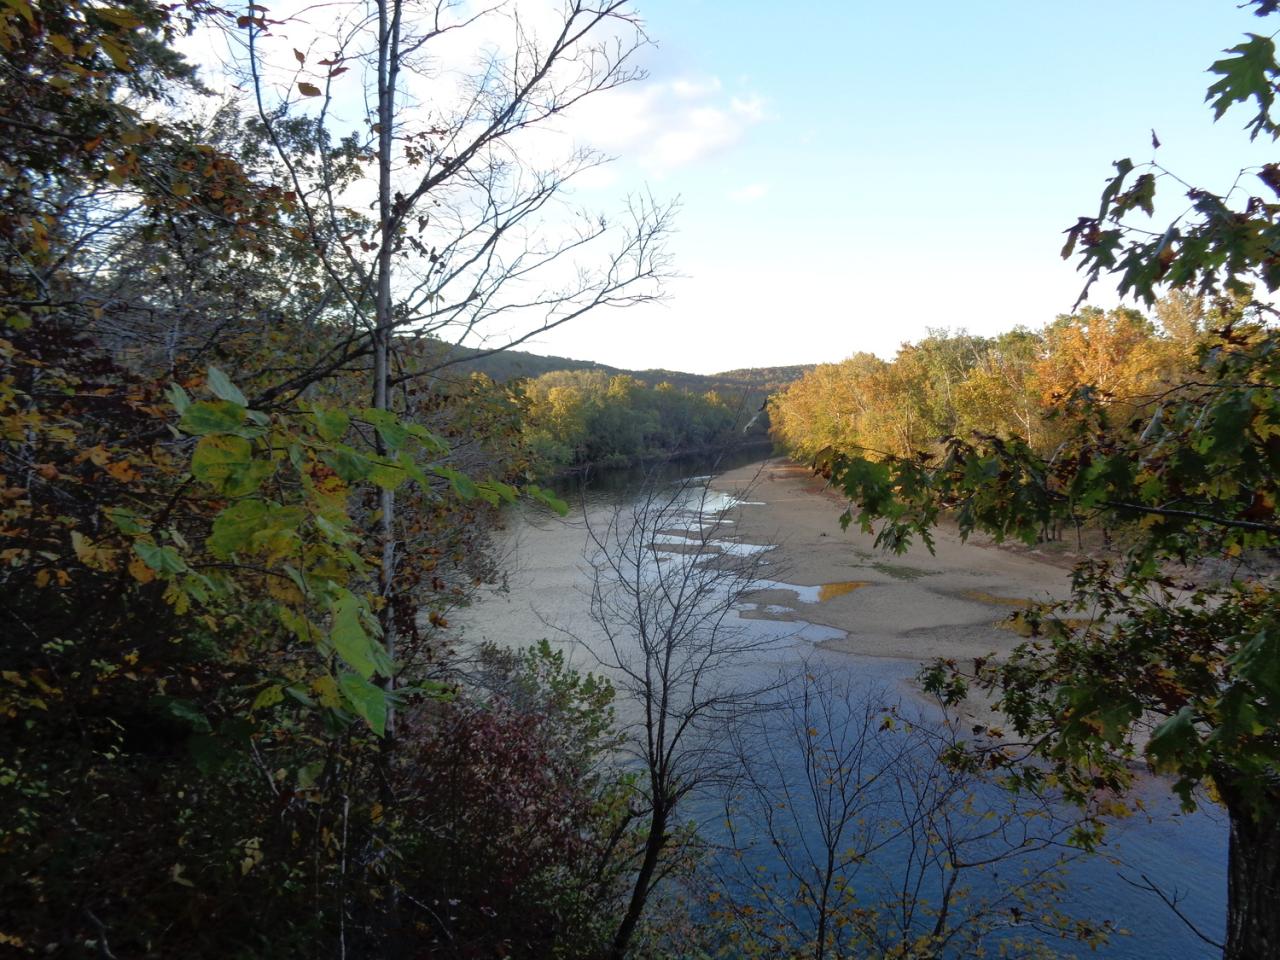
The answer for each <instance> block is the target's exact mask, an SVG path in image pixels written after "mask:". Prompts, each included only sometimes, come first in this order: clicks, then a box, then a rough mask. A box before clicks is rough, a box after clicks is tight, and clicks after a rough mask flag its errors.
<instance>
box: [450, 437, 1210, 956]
mask: <svg viewBox="0 0 1280 960" xmlns="http://www.w3.org/2000/svg"><path fill="white" fill-rule="evenodd" d="M759 456H760V453H759V452H758V451H748V452H743V453H741V454H739V455H738V456H737V457H736V458H733V462H727V461H721V462H719V463H717V464H709V463H706V462H701V461H695V462H683V463H680V462H677V463H672V464H667V465H663V466H662V467H661V468H659V469H657V470H654V469H650V470H647V471H637V470H631V471H610V472H607V473H604V474H601V475H598V476H596V477H595V478H592V479H591V481H590V482H589V483H588V485H587V486H586V487H585V488H583V487H582V486H581V485H578V486H576V487H570V486H567V487H566V488H564V489H562V490H561V491H560V493H561V495H562V496H565V497H566V499H568V500H569V502H570V503H571V504H572V507H571V511H570V514H569V516H568V517H566V518H564V519H558V518H556V519H552V518H549V517H547V516H545V515H541V514H535V513H533V512H523V513H518V514H515V515H513V516H512V517H511V518H510V521H509V525H508V528H507V529H506V530H505V531H504V532H503V533H502V535H501V536H500V544H501V546H502V547H503V549H504V550H505V551H506V554H507V561H508V568H509V571H510V572H509V575H508V582H507V584H506V588H505V589H504V590H503V591H502V592H499V593H496V594H494V595H493V596H491V597H488V598H486V599H484V600H483V601H482V602H480V603H477V604H476V605H475V606H473V607H472V608H470V609H469V610H467V611H464V612H463V614H462V616H461V617H460V618H455V619H457V620H458V621H459V622H460V623H461V625H462V626H463V628H464V630H465V631H466V633H467V635H468V636H470V637H471V638H472V639H477V640H481V639H484V640H490V641H493V642H496V643H500V644H503V645H522V644H526V643H531V642H534V641H536V640H538V639H540V638H543V637H545V638H547V639H549V640H550V641H552V643H553V644H557V645H561V646H562V647H563V648H564V649H566V651H567V652H568V654H569V656H570V659H571V660H573V661H574V662H575V663H576V665H577V666H579V667H580V668H582V669H597V670H598V669H599V666H598V663H597V661H596V658H595V657H594V656H593V654H592V652H591V647H592V643H593V641H592V637H593V636H595V633H594V631H595V630H596V628H595V627H594V625H593V623H592V621H591V618H590V616H589V615H588V596H587V589H588V586H589V584H590V582H591V571H590V570H589V569H588V566H587V563H586V560H585V557H586V556H587V555H588V553H589V551H587V550H586V545H587V542H588V537H587V529H588V525H589V524H594V525H595V526H596V528H597V529H598V528H599V525H600V524H601V523H603V522H604V521H605V520H606V519H607V518H608V516H609V515H610V513H611V511H612V510H614V509H615V508H617V507H619V506H623V507H625V506H627V505H629V504H631V503H632V502H633V500H634V498H635V496H636V490H637V483H638V481H639V480H640V479H641V478H642V475H643V477H645V478H647V480H648V481H649V482H658V483H666V484H671V483H673V482H678V481H680V480H681V479H684V478H688V477H690V476H696V477H699V480H698V481H697V483H696V484H695V485H694V487H693V488H691V489H693V490H694V491H695V492H696V491H697V490H698V489H699V485H705V482H706V479H707V476H706V475H707V474H709V473H710V472H711V471H712V470H713V469H718V470H725V469H729V468H731V467H733V466H740V465H743V464H745V463H749V462H752V461H753V460H755V459H758V458H759ZM708 504H709V505H710V506H709V507H708ZM736 506H738V505H736V504H734V503H733V502H732V500H731V498H720V499H716V500H710V501H707V502H705V503H703V504H702V505H701V507H700V509H701V510H708V509H710V510H712V511H714V512H716V513H717V514H718V515H719V516H720V517H721V518H723V519H730V518H731V516H732V509H734V508H735V507H736ZM722 509H723V510H724V511H726V512H723V513H721V512H720V511H721V510H722ZM690 517H691V520H690V522H691V523H694V524H695V525H696V523H697V522H700V521H699V515H698V514H697V513H696V512H695V513H693V514H691V515H690ZM833 524H834V518H833ZM688 533H689V532H688V531H686V535H688ZM670 539H671V544H670V545H671V547H672V548H673V550H675V551H676V552H674V553H673V554H672V558H673V559H676V560H677V562H678V557H679V553H678V548H679V546H680V544H679V540H680V539H681V534H679V533H676V534H673V535H670ZM768 548H769V545H767V544H759V545H754V546H752V545H739V547H738V549H740V550H748V551H749V550H752V549H760V550H767V549H768ZM772 586H773V587H775V588H778V587H782V588H787V585H786V584H778V583H776V582H774V583H773V584H772ZM795 589H797V590H804V589H815V588H806V587H797V588H795ZM741 612H745V613H747V614H748V616H747V617H745V618H742V617H739V618H736V619H735V622H734V629H739V630H743V631H749V632H750V633H751V635H752V636H753V637H756V638H759V639H760V640H761V641H762V642H761V643H760V644H759V645H758V646H757V647H756V648H755V649H754V653H753V655H752V657H751V658H750V662H743V663H739V664H736V665H735V667H734V672H735V674H736V675H738V676H735V681H737V680H739V679H740V680H741V682H743V683H744V684H747V685H750V684H752V683H757V684H758V685H760V686H761V687H763V686H765V685H767V683H768V681H769V680H770V679H772V678H775V677H777V676H778V675H779V674H780V673H783V674H786V673H789V674H792V675H794V674H796V673H797V672H804V671H812V670H814V669H816V668H818V667H820V668H821V670H822V671H824V672H825V673H826V674H828V675H830V676H831V677H833V678H836V679H838V680H841V681H843V682H845V683H846V685H847V686H848V687H849V688H850V689H853V690H865V691H868V694H867V695H868V696H875V697H878V698H881V699H889V700H894V701H898V702H901V703H903V704H905V706H906V708H907V709H909V710H911V711H916V712H917V713H918V715H919V716H921V717H922V718H923V720H924V722H926V723H927V722H935V721H936V720H937V719H938V718H937V716H936V715H933V716H932V717H931V716H930V714H929V707H928V706H927V705H925V704H924V702H923V701H922V700H921V699H920V698H919V697H918V696H917V694H916V692H915V690H914V688H913V687H912V684H911V680H912V678H913V676H914V674H915V672H916V669H917V665H916V664H914V663H912V662H908V661H904V660H895V659H889V658H877V657H858V656H852V655H849V654H843V653H833V652H829V651H822V650H818V649H817V648H816V644H819V643H821V642H822V641H823V640H826V639H830V638H831V635H832V634H833V633H841V631H834V630H833V629H832V628H829V627H824V626H820V625H816V624H805V623H797V622H795V621H794V620H791V621H788V622H781V621H777V620H771V619H768V610H767V608H763V609H762V608H761V607H760V606H759V605H744V608H743V610H742V611H741ZM597 652H598V651H597ZM627 709H628V707H627V705H626V704H620V706H619V711H620V714H621V715H623V716H625V715H626V713H627ZM765 722H766V723H768V722H772V721H765ZM762 733H763V734H764V735H765V736H770V735H771V734H770V731H768V730H762ZM782 733H783V732H782V731H779V732H778V735H779V736H781V735H782ZM784 774H785V776H787V777H788V778H794V779H795V780H799V779H801V778H803V777H804V776H805V771H804V769H803V768H802V765H801V764H799V762H798V761H797V763H796V766H795V769H794V770H790V769H788V770H786V771H784ZM982 796H983V795H982V792H981V791H979V793H978V800H977V804H978V806H977V808H975V810H974V813H973V815H974V816H975V817H981V816H982V815H983V813H984V812H985V811H984V810H983V809H981V806H982V804H983V803H984V802H985V801H984V800H983V799H982ZM722 799H723V798H722V797H719V796H714V795H705V796H702V797H700V798H698V799H697V800H695V801H694V802H693V803H692V804H691V805H690V807H689V808H688V811H687V814H692V815H694V816H699V817H701V818H702V819H704V821H705V826H704V830H706V831H707V832H708V836H709V839H711V840H712V841H713V842H719V841H723V840H724V839H725V837H724V836H723V833H724V831H723V816H717V815H716V810H717V809H718V804H720V803H721V802H722ZM1131 799H1137V800H1141V802H1142V808H1143V809H1142V810H1141V812H1139V813H1138V814H1135V815H1133V816H1131V817H1129V818H1127V819H1124V820H1121V821H1119V822H1116V823H1115V824H1113V825H1112V827H1111V828H1110V830H1109V834H1108V842H1107V844H1106V847H1105V849H1104V851H1103V852H1102V853H1100V854H1097V855H1091V856H1081V857H1079V858H1078V859H1076V860H1075V861H1073V862H1072V863H1071V864H1069V865H1068V866H1067V867H1066V868H1065V869H1066V874H1065V892H1064V894H1063V896H1062V898H1061V900H1060V902H1059V904H1058V906H1059V908H1061V909H1063V910H1064V911H1066V912H1068V913H1070V914H1072V915H1074V916H1077V917H1081V918H1090V919H1094V920H1100V919H1110V920H1113V921H1114V922H1115V924H1116V926H1117V927H1118V928H1119V929H1120V930H1121V931H1123V932H1120V933H1117V934H1114V935H1113V936H1112V937H1111V939H1110V942H1109V943H1108V944H1106V945H1104V946H1101V947H1098V948H1097V950H1096V951H1094V950H1091V949H1090V948H1088V947H1087V946H1084V945H1083V944H1077V943H1070V942H1062V941H1057V940H1054V941H1050V942H1049V943H1050V946H1051V947H1052V948H1053V949H1054V950H1056V951H1058V952H1059V953H1061V954H1062V955H1066V956H1097V957H1107V958H1113V960H1182V958H1199V957H1213V956H1216V955H1219V951H1215V950H1214V949H1213V948H1212V947H1210V946H1209V945H1208V944H1206V943H1205V942H1204V940H1202V939H1200V938H1199V937H1198V936H1197V935H1196V933H1194V932H1193V931H1192V930H1191V929H1190V927H1189V926H1188V925H1187V924H1186V923H1184V922H1183V921H1182V920H1180V919H1179V918H1178V917H1177V916H1176V915H1175V913H1174V912H1173V911H1172V910H1170V908H1169V907H1168V906H1166V905H1165V904H1164V903H1162V902H1161V901H1160V899H1159V898H1157V897H1156V896H1155V895H1154V894H1152V893H1150V892H1149V891H1144V890H1141V889H1139V888H1138V887H1136V886H1135V885H1134V884H1135V883H1141V879H1142V877H1143V876H1144V875H1145V877H1148V878H1150V879H1151V880H1153V881H1156V882H1157V883H1158V884H1159V885H1160V886H1161V887H1162V888H1163V889H1164V890H1165V891H1166V892H1168V893H1169V894H1170V895H1172V896H1175V897H1176V899H1177V901H1178V909H1179V910H1180V911H1181V912H1182V913H1183V914H1184V915H1185V916H1186V917H1187V918H1188V919H1189V920H1190V921H1191V922H1193V923H1194V924H1195V925H1196V926H1197V927H1198V928H1199V930H1200V931H1202V932H1203V933H1204V934H1206V935H1208V936H1209V937H1211V938H1213V939H1218V940H1220V939H1221V937H1222V935H1223V928H1224V910H1225V895H1226V871H1225V864H1226V849H1227V836H1226V821H1225V817H1223V816H1221V815H1220V814H1219V813H1218V812H1217V811H1216V810H1215V809H1214V808H1213V807H1212V806H1210V805H1208V804H1205V805H1202V806H1201V809H1200V810H1199V811H1197V812H1196V813H1193V814H1183V813H1181V812H1180V811H1179V810H1178V808H1177V804H1176V803H1175V802H1174V801H1173V800H1172V799H1170V796H1169V792H1168V787H1167V784H1165V783H1163V782H1161V781H1159V780H1154V779H1144V780H1143V781H1141V782H1140V783H1139V784H1138V786H1137V788H1136V789H1135V791H1134V793H1133V795H1132V797H1131ZM988 800H989V801H990V803H991V805H992V809H994V808H995V807H997V806H999V805H1000V804H1003V803H1006V802H1007V800H1006V798H1005V797H1004V796H1003V795H1000V796H989V797H988ZM903 855H904V854H903V852H902V851H901V850H899V849H896V848H895V847H894V846H893V845H889V846H887V847H886V848H885V849H884V850H882V851H881V852H880V853H879V854H877V856H879V857H881V858H882V859H883V862H882V863H881V864H878V865H877V864H873V865H872V866H879V867H881V868H882V869H879V870H878V871H872V870H867V871H864V872H863V873H861V874H859V878H862V877H864V876H865V877H868V878H873V877H875V876H880V877H881V878H882V879H881V880H880V881H875V880H874V879H869V880H867V882H868V883H870V884H872V885H874V884H875V883H876V882H880V883H887V881H885V880H884V879H883V878H885V877H897V876H898V871H899V866H900V865H899V864H898V863H897V862H893V863H890V862H888V861H889V860H896V859H897V858H901V857H902V856H903ZM1042 859H1043V858H1042ZM757 865H758V866H760V867H762V868H763V869H764V870H766V871H767V870H771V869H780V866H779V864H778V863H777V862H771V861H770V860H769V858H768V857H766V858H765V860H764V861H763V862H761V863H759V864H757ZM1023 865H1024V866H1029V867H1030V868H1034V866H1035V862H1034V859H1032V860H1031V861H1029V862H1028V863H1027V864H1023ZM859 882H862V881H861V879H860V880H859ZM1010 883H1011V881H1010V879H1009V878H1008V875H1006V877H1005V878H1004V879H1001V878H1000V876H999V872H998V870H993V871H987V872H985V873H981V872H979V873H977V874H975V876H974V877H973V878H972V886H973V888H974V893H973V895H974V897H976V898H982V897H986V898H988V899H992V900H998V899H999V897H1000V894H1001V892H1002V891H1001V887H1002V885H1008V884H1010ZM889 885H890V886H891V884H889ZM927 892H928V891H927V890H926V893H927ZM1018 932H1019V931H1018V930H1017V929H1014V928H1011V927H1008V928H1005V929H1004V930H1003V931H1002V932H1001V933H997V934H993V935H992V937H991V939H990V940H989V943H988V945H989V946H991V947H993V948H995V947H997V946H998V944H997V942H996V941H997V940H999V939H1001V938H1004V939H1005V940H1006V943H1007V942H1008V938H1009V937H1010V936H1013V935H1016V934H1017V933H1018ZM993 952H994V951H993ZM1013 955H1014V956H1017V955H1020V954H1018V953H1016V952H1015V953H1014V954H1013Z"/></svg>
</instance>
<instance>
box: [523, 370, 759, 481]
mask: <svg viewBox="0 0 1280 960" xmlns="http://www.w3.org/2000/svg"><path fill="white" fill-rule="evenodd" d="M522 391H523V394H524V396H525V397H526V398H527V400H528V408H527V413H526V418H525V426H524V438H525V440H526V442H527V443H528V444H529V447H530V453H531V455H532V456H534V457H535V458H537V459H538V460H540V461H542V462H544V463H545V464H547V465H548V466H550V467H552V468H564V467H578V466H584V465H587V464H591V465H600V466H617V465H625V464H628V463H634V462H636V461H638V460H642V459H645V458H649V457H656V456H670V455H672V454H678V453H696V452H703V451H712V450H715V451H720V450H724V449H726V448H728V447H730V446H733V445H735V444H736V443H739V442H741V441H742V440H743V439H744V438H754V439H756V440H760V439H763V438H764V436H765V433H764V429H763V426H761V427H759V428H756V427H755V426H754V425H751V426H752V429H751V430H750V432H744V427H745V426H746V425H747V421H749V420H750V415H749V414H748V415H746V416H744V411H743V409H742V405H743V404H742V400H741V399H738V400H735V399H734V398H731V397H723V396H721V394H720V393H718V392H717V391H715V390H709V391H707V392H706V393H701V394H699V393H693V392H686V391H684V390H680V389H677V388H676V387H674V386H672V385H671V384H670V383H668V382H666V381H663V382H662V383H658V384H656V385H655V386H652V387H650V386H648V385H647V384H646V383H644V381H642V380H638V379H636V378H635V377H632V376H630V375H629V374H616V375H613V376H610V375H609V374H607V373H605V372H604V371H602V370H589V371H581V370H573V371H568V370H565V371H556V372H551V373H544V374H542V375H541V376H539V377H536V378H535V379H533V380H529V381H526V382H525V383H524V385H523V388H522Z"/></svg>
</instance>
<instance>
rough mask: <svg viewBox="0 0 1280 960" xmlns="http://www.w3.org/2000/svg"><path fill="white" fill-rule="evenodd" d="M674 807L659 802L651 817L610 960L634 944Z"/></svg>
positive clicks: (614, 959) (622, 953)
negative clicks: (633, 939) (668, 820)
mask: <svg viewBox="0 0 1280 960" xmlns="http://www.w3.org/2000/svg"><path fill="white" fill-rule="evenodd" d="M670 813H671V811H670V809H669V808H668V807H667V805H666V804H660V805H656V806H655V807H654V810H653V815H652V816H651V817H650V818H649V834H648V836H647V837H645V841H644V859H643V860H642V861H641V863H640V871H639V872H638V873H637V874H636V885H635V887H634V888H632V891H631V902H630V903H628V904H627V912H626V913H625V914H624V915H623V917H622V922H621V923H620V924H619V925H618V932H617V934H615V935H614V938H613V947H612V949H611V950H610V951H609V956H610V958H611V960H623V957H625V956H626V955H627V948H628V947H629V946H630V945H631V937H632V934H634V933H635V931H636V924H638V923H639V922H640V916H641V914H643V913H644V905H645V902H646V901H647V900H648V899H649V891H650V889H651V888H652V886H653V875H654V873H655V872H656V871H657V869H658V858H659V857H660V856H661V855H662V850H663V848H664V847H665V846H666V845H667V817H668V816H669V815H670Z"/></svg>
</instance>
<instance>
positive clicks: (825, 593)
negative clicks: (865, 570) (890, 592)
mask: <svg viewBox="0 0 1280 960" xmlns="http://www.w3.org/2000/svg"><path fill="white" fill-rule="evenodd" d="M870 585H871V584H870V583H869V582H868V581H866V580H841V581H839V582H837V583H824V584H822V585H821V586H820V587H818V602H819V603H826V602H827V601H828V600H834V599H835V598H836V597H843V596H844V595H845V594H846V593H853V591H855V590H861V589H862V588H863V587H869V586H870Z"/></svg>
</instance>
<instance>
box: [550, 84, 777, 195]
mask: <svg viewBox="0 0 1280 960" xmlns="http://www.w3.org/2000/svg"><path fill="white" fill-rule="evenodd" d="M765 115H766V109H765V101H764V100H763V99H762V98H761V97H760V96H758V95H756V94H745V95H733V96H725V94H724V92H723V90H722V84H721V82H720V80H719V79H718V78H716V77H681V78H677V79H675V80H669V81H646V82H644V83H643V84H641V85H638V86H635V87H631V88H624V89H622V90H616V91H611V92H609V93H608V94H605V95H603V96H601V97H598V98H594V100H593V102H584V103H582V104H579V105H578V107H577V108H575V110H574V111H572V112H571V113H570V115H569V116H568V117H566V120H565V129H566V131H567V132H570V133H571V134H572V135H573V137H574V139H576V140H577V141H578V142H581V143H584V144H587V145H589V146H593V147H596V148H598V149H600V150H604V151H605V152H607V153H610V154H615V155H618V156H621V157H624V158H627V159H632V160H634V161H635V162H636V163H638V164H639V165H640V166H641V167H643V168H644V169H645V170H646V171H647V172H648V173H649V174H650V175H652V176H654V177H657V178H661V177H664V176H666V175H667V174H669V173H671V172H673V171H675V170H678V169H680V168H683V167H688V166H692V165H693V164H696V163H699V162H702V161H704V160H707V159H708V158H710V157H713V156H715V155H716V154H718V153H720V152H722V151H724V150H726V149H729V148H731V147H732V146H734V145H735V144H737V143H738V142H739V141H740V140H742V138H743V137H744V136H745V135H746V133H747V131H748V130H749V129H750V128H751V127H753V126H755V125H756V124H758V123H760V122H761V121H762V120H764V119H765Z"/></svg>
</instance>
